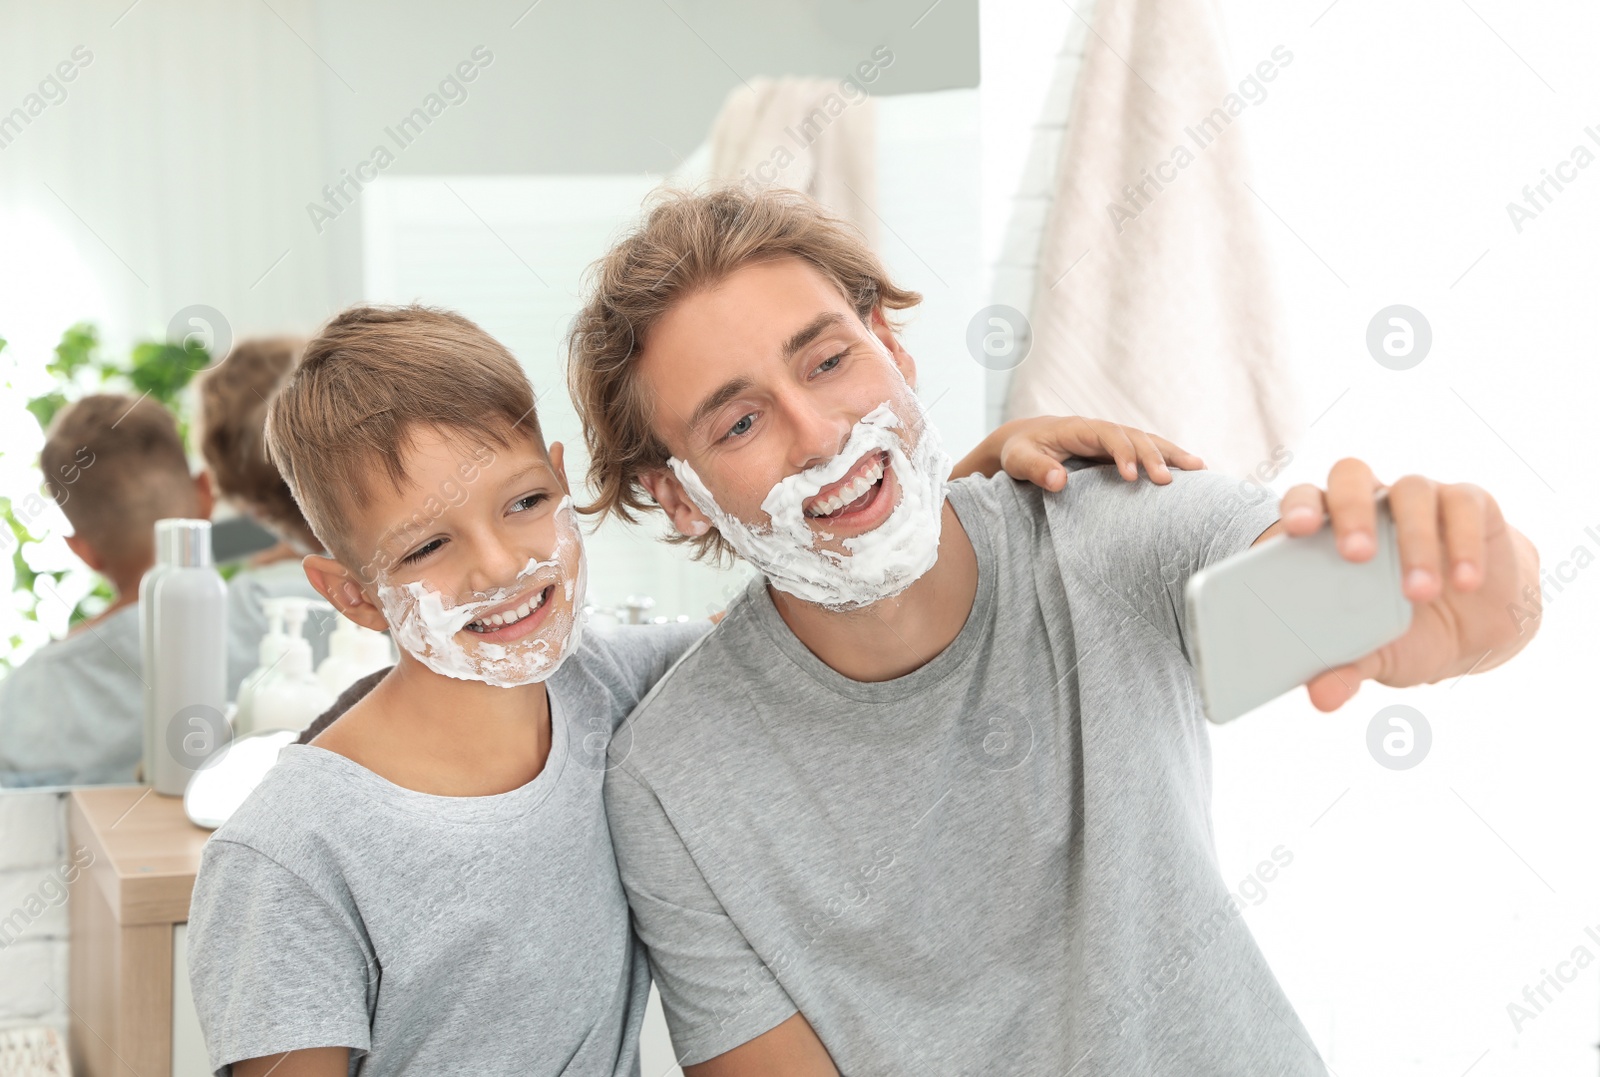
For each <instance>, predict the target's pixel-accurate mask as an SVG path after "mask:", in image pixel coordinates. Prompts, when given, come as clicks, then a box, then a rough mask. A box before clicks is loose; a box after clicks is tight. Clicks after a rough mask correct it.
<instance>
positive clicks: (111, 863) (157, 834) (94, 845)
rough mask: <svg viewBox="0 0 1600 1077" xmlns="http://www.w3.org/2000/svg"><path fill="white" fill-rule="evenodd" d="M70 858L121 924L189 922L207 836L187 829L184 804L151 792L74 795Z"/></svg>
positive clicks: (109, 789) (97, 790) (125, 789)
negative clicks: (80, 868) (191, 900)
mask: <svg viewBox="0 0 1600 1077" xmlns="http://www.w3.org/2000/svg"><path fill="white" fill-rule="evenodd" d="M71 834H72V842H73V848H72V850H71V855H72V856H73V857H74V858H75V859H76V861H77V862H78V863H80V864H84V861H85V859H86V858H91V857H92V859H89V860H88V863H87V864H85V865H84V867H83V870H84V872H85V874H87V875H88V876H89V877H90V878H92V879H93V880H94V882H95V885H96V886H97V887H98V888H99V889H100V892H101V893H102V894H104V895H105V899H106V903H107V904H108V905H109V906H110V907H111V914H112V916H113V917H114V918H115V919H116V921H117V922H118V923H119V924H122V925H123V926H125V927H126V926H129V925H132V924H179V923H183V922H184V921H186V920H188V919H189V896H190V894H191V893H192V892H193V891H194V876H195V872H196V871H198V870H199V868H200V851H201V849H202V848H204V846H205V843H206V839H207V838H209V837H210V836H211V832H210V831H209V830H204V829H201V828H200V827H197V826H195V825H194V824H193V823H191V822H189V820H188V818H187V817H186V816H185V815H184V814H183V798H182V797H167V796H162V795H161V794H160V793H157V792H155V791H154V790H153V789H151V788H149V787H148V786H100V787H86V788H82V789H74V790H73V791H72V808H71Z"/></svg>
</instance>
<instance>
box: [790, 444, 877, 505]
mask: <svg viewBox="0 0 1600 1077" xmlns="http://www.w3.org/2000/svg"><path fill="white" fill-rule="evenodd" d="M888 467H889V454H888V453H887V452H885V451H883V450H882V449H880V450H878V451H877V452H873V453H868V454H867V455H866V456H864V457H862V458H861V460H860V461H858V462H857V463H856V466H855V467H853V468H851V469H850V471H849V473H847V474H846V475H845V476H844V478H842V479H840V480H839V481H838V482H835V483H830V484H829V485H827V486H824V487H823V488H822V489H821V490H819V491H817V493H816V496H814V497H812V498H809V499H808V500H807V501H806V503H805V506H804V508H805V514H806V515H807V516H808V517H810V518H811V519H814V520H822V519H828V518H830V517H835V516H847V515H849V514H850V513H853V512H858V511H860V510H861V509H863V508H865V507H866V506H867V504H868V503H869V502H871V500H872V499H873V498H874V497H876V496H877V494H878V491H879V490H880V489H882V487H883V475H884V472H885V471H886V470H887V469H888Z"/></svg>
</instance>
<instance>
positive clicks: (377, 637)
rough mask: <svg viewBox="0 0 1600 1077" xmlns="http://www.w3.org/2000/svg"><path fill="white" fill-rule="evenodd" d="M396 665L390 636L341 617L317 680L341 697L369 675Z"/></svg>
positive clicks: (318, 670) (330, 639) (318, 671)
mask: <svg viewBox="0 0 1600 1077" xmlns="http://www.w3.org/2000/svg"><path fill="white" fill-rule="evenodd" d="M393 664H394V654H393V652H392V651H391V649H390V646H389V635H388V633H386V632H374V631H373V630H372V629H370V628H362V627H361V626H360V625H358V624H356V623H355V622H354V621H352V620H350V619H349V618H348V617H344V616H340V617H339V623H338V624H336V625H335V626H334V629H333V632H332V633H331V634H330V635H329V636H328V657H326V658H324V659H323V660H322V665H320V666H318V667H317V679H318V680H320V681H321V682H322V686H323V687H324V688H326V689H327V690H328V691H330V692H332V693H333V694H334V695H335V696H337V695H338V694H339V693H341V692H343V691H344V690H345V689H346V688H349V687H350V686H351V685H352V684H354V683H356V682H357V681H359V680H360V679H361V678H362V677H365V676H366V675H367V674H369V673H376V672H377V671H378V670H380V669H382V668H384V667H385V666H390V665H393Z"/></svg>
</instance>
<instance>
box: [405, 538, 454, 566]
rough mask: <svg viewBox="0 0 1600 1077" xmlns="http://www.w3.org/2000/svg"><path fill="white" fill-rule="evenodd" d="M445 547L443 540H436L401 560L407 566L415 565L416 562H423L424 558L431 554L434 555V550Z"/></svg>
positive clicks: (426, 543) (423, 545)
mask: <svg viewBox="0 0 1600 1077" xmlns="http://www.w3.org/2000/svg"><path fill="white" fill-rule="evenodd" d="M443 545H444V540H443V539H434V540H433V541H431V542H425V543H423V544H422V545H421V546H419V547H417V548H416V549H415V550H412V551H411V552H410V553H408V554H406V555H405V556H404V557H402V558H401V559H400V560H401V562H402V563H403V564H407V565H411V564H415V563H416V562H418V561H420V560H422V559H423V558H424V557H427V556H428V555H429V554H430V553H432V552H433V551H434V550H437V549H438V548H439V547H440V546H443Z"/></svg>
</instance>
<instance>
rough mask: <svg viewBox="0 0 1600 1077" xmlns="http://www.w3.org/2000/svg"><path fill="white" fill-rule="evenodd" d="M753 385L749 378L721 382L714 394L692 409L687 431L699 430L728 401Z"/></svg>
mask: <svg viewBox="0 0 1600 1077" xmlns="http://www.w3.org/2000/svg"><path fill="white" fill-rule="evenodd" d="M754 384H755V383H754V382H752V381H751V380H750V379H749V378H744V377H739V378H734V379H732V380H731V381H725V382H723V383H722V384H721V385H720V386H718V388H717V390H716V391H715V392H713V393H712V394H711V395H710V396H708V397H706V398H705V399H704V400H702V401H700V405H699V407H697V408H695V409H694V414H693V415H691V416H689V429H690V430H698V429H700V426H701V424H703V423H704V422H705V421H706V420H707V419H709V418H710V417H711V416H712V415H714V414H716V413H717V412H718V411H720V410H721V409H722V407H723V406H724V405H725V404H727V403H728V401H730V400H733V399H734V398H735V397H737V396H738V395H739V394H740V393H742V392H745V391H746V390H748V389H749V388H750V387H751V386H752V385H754Z"/></svg>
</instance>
